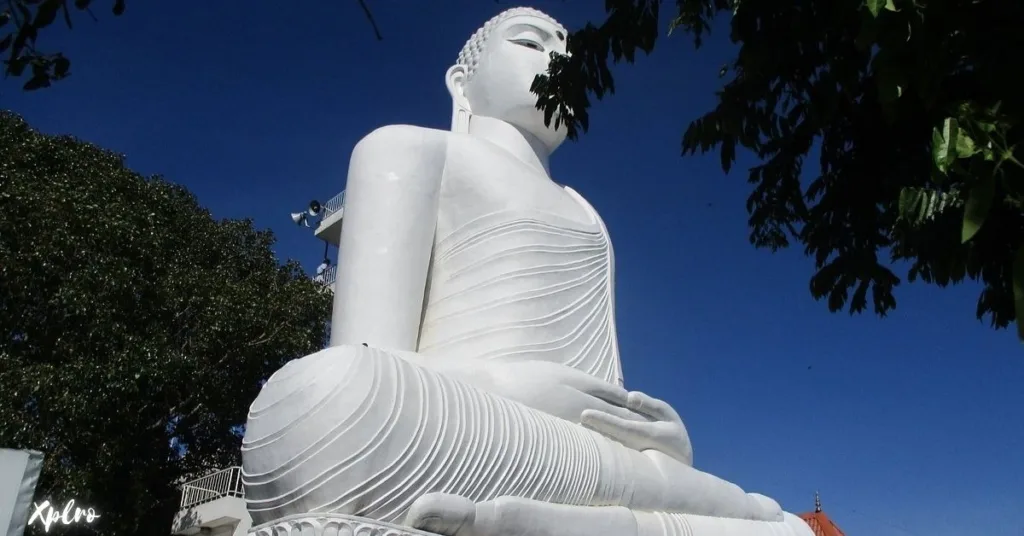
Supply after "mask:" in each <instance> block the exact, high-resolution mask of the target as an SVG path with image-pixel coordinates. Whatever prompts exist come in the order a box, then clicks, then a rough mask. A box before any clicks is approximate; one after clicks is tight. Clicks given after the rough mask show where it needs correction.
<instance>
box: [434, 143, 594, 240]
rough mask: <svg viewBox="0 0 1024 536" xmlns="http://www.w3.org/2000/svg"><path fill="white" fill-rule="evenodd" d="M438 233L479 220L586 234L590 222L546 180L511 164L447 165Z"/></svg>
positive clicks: (567, 196)
mask: <svg viewBox="0 0 1024 536" xmlns="http://www.w3.org/2000/svg"><path fill="white" fill-rule="evenodd" d="M439 216H440V219H439V221H438V231H439V233H440V234H442V235H443V234H445V231H453V230H455V229H458V228H460V227H462V226H464V225H466V224H468V223H470V222H472V221H475V220H478V219H480V218H487V219H491V220H493V219H495V218H497V219H509V220H514V219H517V218H533V219H540V220H548V221H549V222H550V223H557V224H559V225H562V226H566V225H568V226H572V227H576V226H578V227H580V228H585V229H590V228H592V227H593V226H594V225H595V222H594V217H593V216H592V214H591V213H590V212H589V211H588V209H587V208H586V207H584V206H583V205H582V204H581V203H580V201H578V200H577V199H576V198H574V197H573V196H572V195H571V194H570V193H569V192H567V191H566V190H565V189H564V188H563V187H561V186H559V185H558V184H556V183H554V182H553V181H552V180H551V179H550V178H548V177H547V176H545V175H543V174H541V173H538V172H536V171H534V170H533V169H531V168H530V167H529V166H527V165H525V164H523V163H522V162H519V161H518V160H515V159H514V158H510V157H509V158H501V157H494V158H491V159H472V160H470V161H461V162H459V161H455V162H452V161H449V163H448V166H447V168H446V170H445V177H444V180H443V181H442V187H441V207H440V210H439Z"/></svg>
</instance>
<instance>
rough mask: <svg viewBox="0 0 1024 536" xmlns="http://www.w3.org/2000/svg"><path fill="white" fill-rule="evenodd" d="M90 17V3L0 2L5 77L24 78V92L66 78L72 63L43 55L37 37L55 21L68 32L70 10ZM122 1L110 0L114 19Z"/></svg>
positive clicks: (80, 0)
mask: <svg viewBox="0 0 1024 536" xmlns="http://www.w3.org/2000/svg"><path fill="white" fill-rule="evenodd" d="M69 3H71V4H73V6H74V9H75V10H77V11H85V12H87V13H88V14H89V15H91V16H92V18H93V20H95V19H96V16H95V15H94V14H93V12H92V10H91V7H92V0H74V1H73V2H69V0H0V36H3V37H0V54H3V53H5V52H6V53H7V59H5V60H4V75H5V76H10V77H14V78H20V77H23V76H24V77H26V78H27V80H26V81H25V83H24V85H23V86H22V87H23V88H24V89H26V90H29V91H31V90H34V89H39V88H44V87H49V86H50V84H51V83H52V82H53V81H55V80H61V79H63V78H65V77H67V76H68V74H69V73H70V70H71V60H70V59H68V58H67V57H66V56H65V55H64V54H63V53H62V52H49V53H48V52H43V51H41V50H39V49H37V48H36V40H37V39H38V38H39V33H40V32H41V31H43V30H45V29H46V28H47V27H49V26H51V25H52V24H53V23H54V22H55V21H56V20H57V17H58V16H59V17H61V18H63V20H64V24H66V25H67V27H68V28H71V27H72V26H73V25H72V23H71V11H72V7H71V6H69V5H68V4H69ZM124 8H125V5H124V0H112V4H111V11H112V12H113V13H114V15H121V14H122V13H124Z"/></svg>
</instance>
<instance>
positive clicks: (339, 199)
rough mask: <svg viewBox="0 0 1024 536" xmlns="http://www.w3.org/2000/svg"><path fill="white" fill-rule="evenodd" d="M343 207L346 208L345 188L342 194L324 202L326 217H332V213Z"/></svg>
mask: <svg viewBox="0 0 1024 536" xmlns="http://www.w3.org/2000/svg"><path fill="white" fill-rule="evenodd" d="M343 208H345V190H342V191H341V193H340V194H338V195H336V196H334V197H332V198H331V199H330V200H329V201H327V202H326V203H324V218H329V217H331V214H334V213H335V212H338V211H339V210H341V209H343Z"/></svg>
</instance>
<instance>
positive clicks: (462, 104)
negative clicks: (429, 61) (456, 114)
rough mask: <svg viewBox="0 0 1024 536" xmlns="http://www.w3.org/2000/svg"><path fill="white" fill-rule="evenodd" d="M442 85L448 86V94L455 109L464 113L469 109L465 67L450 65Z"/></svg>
mask: <svg viewBox="0 0 1024 536" xmlns="http://www.w3.org/2000/svg"><path fill="white" fill-rule="evenodd" d="M444 83H445V85H446V86H448V93H449V94H451V96H452V101H453V103H454V104H455V106H456V107H458V108H462V109H464V110H466V111H472V110H470V108H469V101H468V100H466V66H465V65H452V66H451V68H449V69H448V72H447V73H445V75H444Z"/></svg>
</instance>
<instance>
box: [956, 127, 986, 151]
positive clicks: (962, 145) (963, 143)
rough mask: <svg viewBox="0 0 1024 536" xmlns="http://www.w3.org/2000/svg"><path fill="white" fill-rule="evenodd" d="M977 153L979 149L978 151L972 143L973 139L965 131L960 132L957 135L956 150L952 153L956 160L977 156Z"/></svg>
mask: <svg viewBox="0 0 1024 536" xmlns="http://www.w3.org/2000/svg"><path fill="white" fill-rule="evenodd" d="M979 151H980V149H978V146H977V145H976V144H975V143H974V139H972V138H971V137H970V136H969V135H968V134H967V132H966V131H964V130H960V131H959V132H958V133H957V136H956V148H955V151H954V152H955V154H956V157H957V158H970V157H972V156H974V155H976V154H978V152H979Z"/></svg>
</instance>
